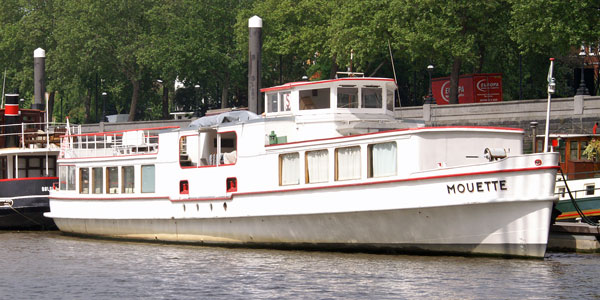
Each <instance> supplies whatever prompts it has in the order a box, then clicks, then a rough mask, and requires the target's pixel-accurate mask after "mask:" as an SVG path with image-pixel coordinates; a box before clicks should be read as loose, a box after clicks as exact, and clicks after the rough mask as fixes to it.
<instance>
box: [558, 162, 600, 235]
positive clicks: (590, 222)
mask: <svg viewBox="0 0 600 300" xmlns="http://www.w3.org/2000/svg"><path fill="white" fill-rule="evenodd" d="M560 175H561V176H562V180H563V182H564V183H565V187H566V188H567V192H568V193H569V198H571V203H572V204H573V207H575V210H576V211H577V213H578V214H579V216H580V217H581V220H583V221H584V222H586V223H587V224H588V225H591V226H596V227H599V226H600V223H596V222H594V221H592V219H590V218H588V216H586V215H585V214H584V213H583V211H581V208H579V205H577V201H575V198H574V197H573V194H571V189H569V185H568V184H567V179H566V178H565V173H564V172H563V170H562V168H561V169H560Z"/></svg>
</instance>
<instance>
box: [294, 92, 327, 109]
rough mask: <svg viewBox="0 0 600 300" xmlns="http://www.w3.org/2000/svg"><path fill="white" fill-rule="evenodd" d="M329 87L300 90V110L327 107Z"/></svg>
mask: <svg viewBox="0 0 600 300" xmlns="http://www.w3.org/2000/svg"><path fill="white" fill-rule="evenodd" d="M329 99H330V95H329V88H326V89H317V90H304V91H300V110H306V109H322V108H329V107H330V106H331V105H330V101H329Z"/></svg>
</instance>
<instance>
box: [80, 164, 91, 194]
mask: <svg viewBox="0 0 600 300" xmlns="http://www.w3.org/2000/svg"><path fill="white" fill-rule="evenodd" d="M84 171H87V180H86V179H84V174H83V173H84ZM86 185H87V186H86ZM79 193H80V194H89V193H90V168H88V167H85V168H79Z"/></svg>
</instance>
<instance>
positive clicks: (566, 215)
mask: <svg viewBox="0 0 600 300" xmlns="http://www.w3.org/2000/svg"><path fill="white" fill-rule="evenodd" d="M583 214H584V215H586V216H593V215H597V214H600V210H585V211H583ZM578 216H579V213H578V212H568V213H563V214H561V215H559V216H558V217H556V219H566V218H571V217H578Z"/></svg>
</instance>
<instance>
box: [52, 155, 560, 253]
mask: <svg viewBox="0 0 600 300" xmlns="http://www.w3.org/2000/svg"><path fill="white" fill-rule="evenodd" d="M525 157H527V156H525ZM535 157H540V156H535ZM535 157H534V156H531V158H535ZM541 157H543V155H542V156H541ZM549 157H550V156H547V157H544V159H549ZM518 159H523V158H509V159H508V160H507V161H505V162H504V163H508V164H510V163H514V161H515V160H518ZM492 165H493V164H492ZM492 167H493V166H492ZM457 170H460V171H466V170H472V168H457V169H455V170H454V171H457ZM438 172H441V171H438ZM554 173H555V170H554V169H540V170H527V171H514V172H508V173H492V174H489V175H465V176H443V175H437V176H441V177H442V178H435V177H436V175H435V174H438V173H435V171H433V172H427V174H426V175H432V176H428V177H427V178H429V179H422V180H415V181H413V180H399V181H395V182H388V183H377V184H368V185H357V186H344V187H340V188H336V187H330V188H323V189H315V190H295V191H286V192H278V193H259V194H254V193H252V194H246V195H244V194H242V195H238V196H234V197H233V198H231V199H223V200H216V201H206V200H204V201H181V202H180V201H171V200H169V199H121V200H119V199H116V200H108V199H99V200H82V199H57V198H53V199H52V201H51V211H52V212H51V213H50V214H49V215H48V216H50V217H52V218H54V221H55V222H56V224H57V226H58V227H59V229H60V230H62V231H64V232H67V233H73V234H81V235H90V236H100V237H107V238H122V239H139V240H158V241H167V242H185V243H203V244H230V245H242V246H256V247H276V248H313V249H338V250H355V251H378V252H382V251H383V252H388V251H394V252H423V251H428V252H440V253H462V254H485V255H506V256H526V257H543V256H544V253H545V250H546V243H547V241H548V231H549V224H550V217H551V210H552V205H553V203H554V202H556V197H554V196H553V195H552V193H551V191H552V189H553V186H552V185H553V184H552V183H553V180H552V178H553V176H554ZM422 175H423V174H422ZM498 179H501V180H504V181H505V185H506V190H501V189H500V188H497V189H494V188H493V185H490V190H489V191H488V190H487V189H485V188H484V191H483V192H479V193H478V192H476V191H475V192H473V193H469V192H468V191H466V192H465V193H463V194H461V193H459V192H458V191H457V192H456V193H454V192H449V191H448V186H451V185H452V184H454V183H456V182H490V181H494V180H498ZM525 182H530V183H532V185H531V186H529V185H526V184H524V183H525ZM483 186H485V184H484V185H483ZM498 187H499V186H498ZM69 211H77V216H78V217H77V216H76V217H66V218H65V217H61V214H63V215H68V213H67V212H69ZM71 215H73V214H71ZM133 216H134V217H133Z"/></svg>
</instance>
